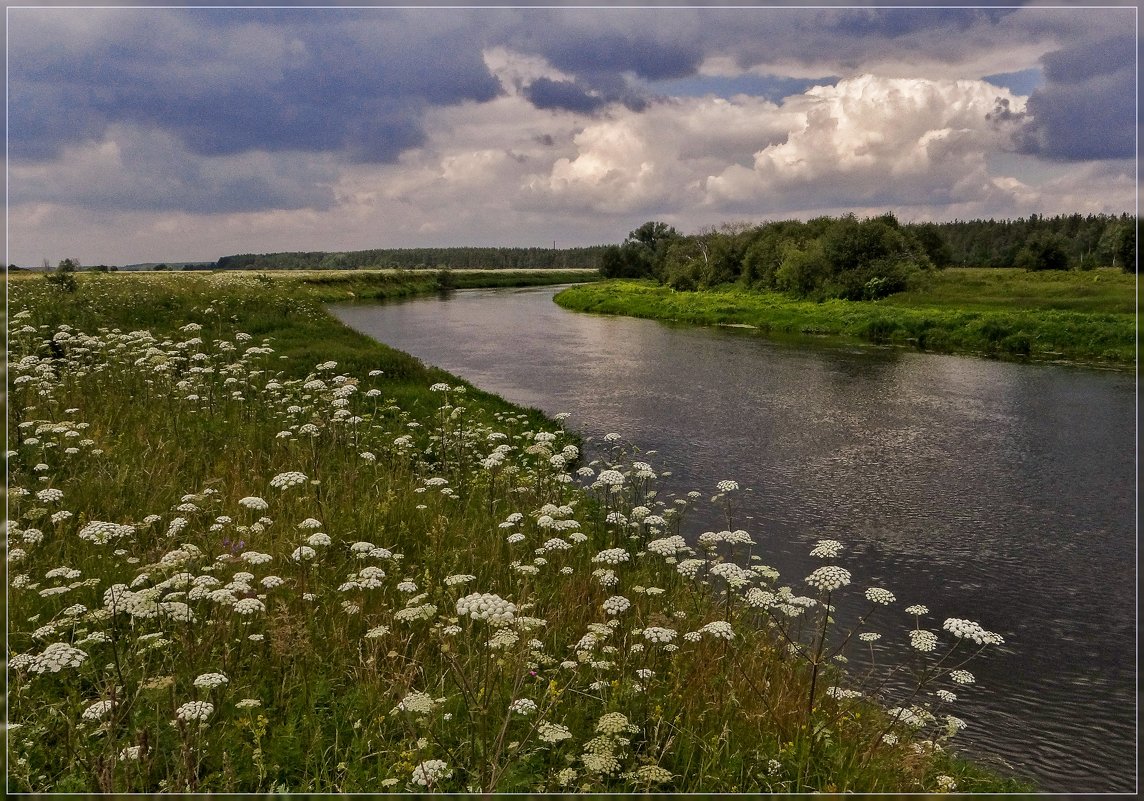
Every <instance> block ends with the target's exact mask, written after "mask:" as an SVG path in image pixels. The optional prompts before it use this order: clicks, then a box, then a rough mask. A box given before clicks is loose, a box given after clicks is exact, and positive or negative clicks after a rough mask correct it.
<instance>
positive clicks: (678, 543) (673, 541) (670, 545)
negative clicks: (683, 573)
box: [647, 534, 687, 556]
mask: <svg viewBox="0 0 1144 801" xmlns="http://www.w3.org/2000/svg"><path fill="white" fill-rule="evenodd" d="M647 549H648V551H649V552H651V553H654V554H656V555H657V556H675V555H676V554H677V553H678V552H680V551H684V550H687V542H686V541H685V540H684V539H683V537H681V536H679V535H678V534H675V535H673V536H671V537H663V538H661V539H658V540H652V541H651V542H649V543H648V544H647Z"/></svg>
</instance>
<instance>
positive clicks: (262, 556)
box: [238, 551, 274, 565]
mask: <svg viewBox="0 0 1144 801" xmlns="http://www.w3.org/2000/svg"><path fill="white" fill-rule="evenodd" d="M238 558H239V559H241V560H242V561H244V562H246V563H247V564H249V565H262V564H266V563H267V562H269V561H270V560H271V559H273V558H274V557H272V556H271V555H270V554H268V553H259V552H258V551H243V552H242V554H241V555H240V556H239V557H238Z"/></svg>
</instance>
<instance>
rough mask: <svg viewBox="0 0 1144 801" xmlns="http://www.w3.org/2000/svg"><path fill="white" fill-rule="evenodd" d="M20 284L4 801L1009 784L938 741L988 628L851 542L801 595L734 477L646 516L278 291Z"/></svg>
mask: <svg viewBox="0 0 1144 801" xmlns="http://www.w3.org/2000/svg"><path fill="white" fill-rule="evenodd" d="M9 290H10V293H11V294H10V309H11V312H12V317H11V319H10V320H9V336H10V396H9V404H8V414H9V421H8V422H9V443H8V447H9V451H8V486H9V493H8V502H9V518H10V520H9V521H8V523H7V540H8V596H9V629H8V653H7V660H8V665H7V666H8V675H9V682H10V684H9V687H10V693H9V710H8V713H9V726H8V735H9V736H8V748H9V754H8V756H9V787H10V788H11V789H12V790H18V791H24V792H96V791H98V792H128V791H132V792H147V793H150V792H157V791H171V792H176V791H179V792H181V791H200V792H206V791H210V792H266V791H300V792H367V791H383V790H387V789H394V790H433V791H482V792H492V791H519V792H544V791H597V792H609V791H646V790H658V791H668V790H670V791H704V792H734V791H752V792H756V791H757V792H786V791H809V790H818V791H896V792H897V791H901V792H914V791H919V792H920V791H930V790H953V789H959V790H968V791H974V790H977V791H991V790H1006V789H1014V788H1021V787H1023V786H1024V785H1021V784H1020V783H1018V782H1015V781H1013V780H1007V779H1001V778H998V777H996V776H992V775H989V774H987V773H985V772H984V771H981V770H980V769H978V768H976V767H974V766H973V765H971V764H969V763H966V762H963V761H960V760H958V759H956V758H955V756H954V750H953V747H952V746H953V744H954V743H955V742H956V739H955V735H956V734H957V732H958V730H959V729H960V728H961V727H962V726H963V725H964V723H963V722H962V721H961V720H959V719H958V718H957V717H956V716H954V715H952V714H951V712H952V711H955V710H956V700H957V699H956V696H957V695H958V694H960V693H962V692H964V691H966V690H969V689H971V687H969V683H971V682H972V675H971V674H969V673H968V672H967V671H966V670H965V667H964V663H965V661H966V660H968V659H970V658H972V657H973V656H975V655H976V654H977V653H978V652H979V651H980V650H981V649H982V648H986V647H988V646H989V645H991V644H993V643H996V642H998V641H1000V639H1001V636H1000V635H998V634H994V633H991V632H988V631H986V630H984V629H982V628H981V627H979V626H977V625H976V624H973V623H970V622H968V621H960V620H958V619H956V618H948V619H946V621H945V623H944V624H939V623H938V622H937V618H933V617H932V616H931V615H930V613H929V612H928V610H924V609H922V608H920V607H917V606H916V605H915V606H913V607H910V608H908V609H905V610H903V609H900V608H899V607H900V606H901V603H900V602H899V601H898V600H897V599H896V598H894V597H893V593H892V592H891V591H889V590H888V589H884V588H870V587H866V586H864V585H862V584H861V583H860V580H859V579H858V578H856V577H853V576H851V575H850V573H849V572H848V571H847V570H846V569H845V568H844V567H842V563H843V561H844V556H843V553H844V550H845V548H844V544H843V543H839V542H834V541H821V542H817V543H812V542H810V541H808V547H809V546H813V548H814V550H813V551H812V553H813V554H815V555H816V556H820V557H821V558H823V560H824V562H825V564H824V567H823V568H821V569H820V570H816V571H815V572H814V573H812V574H811V575H810V576H808V577H806V578H805V579H797V580H795V581H793V582H790V583H784V582H783V581H782V580H781V578H780V577H779V575H778V574H777V572H776V571H775V570H773V569H772V568H770V567H769V566H767V565H765V564H764V561H765V554H759V553H757V552H756V550H757V549H756V548H755V546H754V544H753V541H752V538H751V536H750V534H749V533H748V532H746V531H743V530H741V529H738V528H737V527H736V526H737V524H738V521H737V520H736V518H735V512H734V510H735V503H734V499H735V496H736V494H737V493H738V492H740V490H739V487H738V485H737V484H736V483H735V482H734V481H730V480H724V481H721V482H719V483H718V485H717V486H714V487H709V488H706V489H705V491H703V492H700V491H699V490H695V491H693V492H691V493H689V494H687V495H685V496H681V497H669V496H660V495H659V494H657V492H656V490H655V481H656V475H655V472H656V471H655V468H654V467H653V466H652V465H651V464H648V463H646V462H644V461H642V460H641V459H640V453H639V452H638V449H637V448H636V447H635V446H634V445H632V444H631V443H627V442H625V441H624V440H623V438H622V437H619V436H618V435H609V436H608V437H607V438H606V443H605V446H606V447H605V448H604V449H602V451H601V453H602V454H604V455H603V456H601V458H600V459H598V460H594V461H592V462H589V463H587V464H585V463H584V462H585V459H584V457H583V456H582V455H581V452H580V449H579V447H578V445H577V442H578V440H576V438H575V437H574V435H573V434H571V433H569V432H566V431H564V430H563V429H562V428H561V426H560V424H559V422H558V421H552V420H546V419H544V418H542V417H541V416H540V415H539V414H538V413H536V412H534V411H529V410H521V409H517V408H513V407H511V406H509V405H507V404H505V403H504V402H503V401H501V400H499V399H498V398H495V397H493V396H489V395H486V394H483V393H481V392H479V391H477V390H475V389H474V388H472V387H469V386H467V385H466V384H464V382H461V381H459V380H457V379H455V378H453V377H451V376H448V375H446V374H444V373H441V372H439V371H435V370H430V369H427V368H425V367H424V366H422V365H421V364H420V363H418V362H416V361H415V360H413V359H411V358H410V357H408V356H405V355H403V354H400V353H397V352H395V351H392V350H391V349H388V348H386V347H384V346H382V345H379V344H377V343H373V342H370V341H368V340H364V339H362V338H360V337H358V336H357V335H356V334H354V333H353V332H351V331H349V330H347V329H345V328H343V327H341V326H340V325H339V324H337V323H336V322H335V321H334V320H333V319H332V318H330V317H329V316H328V315H326V314H325V312H324V311H322V309H321V307H320V306H319V305H318V304H317V303H316V302H315V301H314V300H313V299H312V298H307V297H306V296H305V294H304V293H303V292H301V291H300V290H297V289H296V288H294V289H286V288H284V287H282V286H280V285H278V284H277V282H272V283H271V284H267V283H266V282H264V281H259V280H258V279H256V278H253V277H249V276H247V277H235V276H224V275H220V276H187V275H174V276H165V277H163V278H156V277H153V276H148V277H146V278H142V277H140V278H134V277H132V278H129V279H127V280H124V277H123V276H116V277H89V276H83V277H82V280H81V281H80V282H79V284H78V287H77V289H76V291H74V292H68V291H66V290H65V289H62V288H60V287H57V286H53V285H50V284H49V283H48V282H46V281H42V280H39V281H37V280H24V281H17V282H12V284H11V285H10V287H9ZM707 503H713V504H715V505H716V506H718V507H719V508H720V509H722V510H723V511H724V513H725V516H726V517H725V520H726V525H727V529H726V530H723V531H718V532H697V531H694V530H692V528H691V527H690V526H689V522H688V521H689V519H690V514H691V512H692V511H693V510H694V509H695V507H696V506H698V505H702V504H707ZM850 592H854V593H857V594H858V596H859V597H864V599H865V601H864V603H865V608H864V611H863V612H862V613H861V614H860V615H859V616H858V617H856V618H849V617H847V616H845V615H842V614H841V613H839V612H838V611H837V609H835V607H834V605H835V604H836V603H837V602H838V599H839V598H840V597H841V596H842V594H844V593H850ZM873 635H880V639H879V638H878V637H875V636H873ZM856 651H861V652H862V653H868V654H869V656H870V657H872V662H871V663H870V664H871V665H872V667H871V668H869V669H868V670H865V671H864V672H863V673H862V674H858V673H857V672H845V671H844V670H843V668H842V665H843V662H842V660H843V659H845V658H846V657H847V655H848V654H853V653H855V652H856ZM892 655H898V656H902V657H903V659H902V660H900V661H898V660H895V661H893V662H887V663H886V666H885V668H881V667H879V666H880V665H881V664H882V662H883V660H887V659H889V658H890V657H891V656H892ZM903 677H909V680H908V681H904V680H903Z"/></svg>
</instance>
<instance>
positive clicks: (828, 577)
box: [806, 565, 850, 592]
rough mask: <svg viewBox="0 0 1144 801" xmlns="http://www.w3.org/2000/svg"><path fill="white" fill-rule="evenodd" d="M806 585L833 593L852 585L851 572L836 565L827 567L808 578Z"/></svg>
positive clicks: (819, 569)
mask: <svg viewBox="0 0 1144 801" xmlns="http://www.w3.org/2000/svg"><path fill="white" fill-rule="evenodd" d="M806 583H807V584H809V585H810V586H812V587H816V588H818V589H819V590H822V591H824V592H832V591H833V590H837V589H838V588H839V587H845V586H846V585H847V584H849V583H850V571H849V570H846V569H845V568H842V567H838V566H836V565H826V566H825V567H820V568H818V569H817V570H815V571H814V572H813V573H811V574H810V575H809V576H807V577H806Z"/></svg>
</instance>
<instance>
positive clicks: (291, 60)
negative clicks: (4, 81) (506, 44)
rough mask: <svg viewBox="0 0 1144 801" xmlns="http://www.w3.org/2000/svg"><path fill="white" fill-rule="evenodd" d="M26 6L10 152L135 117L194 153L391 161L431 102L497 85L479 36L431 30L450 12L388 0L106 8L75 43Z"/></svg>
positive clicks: (13, 82)
mask: <svg viewBox="0 0 1144 801" xmlns="http://www.w3.org/2000/svg"><path fill="white" fill-rule="evenodd" d="M33 11H36V12H39V16H38V17H37V18H35V19H30V20H28V26H27V28H28V34H27V36H26V37H25V36H21V34H22V33H23V32H24V23H25V13H24V12H21V13H14V14H13V16H12V19H11V21H10V28H11V35H12V37H13V41H15V42H18V43H21V44H20V45H19V46H17V47H14V48H13V50H14V51H15V52H14V53H13V58H12V60H11V66H12V68H11V72H10V88H11V90H12V99H11V101H10V104H9V131H10V142H11V145H12V148H11V154H12V156H13V157H14V158H15V159H17V160H20V159H43V158H47V157H51V156H53V155H56V154H58V152H59V149H60V148H61V147H62V146H64V145H67V144H70V143H75V142H79V141H83V140H86V139H91V138H93V137H97V136H98V135H100V134H101V133H102V131H103V129H104V128H105V127H106V125H108V124H110V123H112V122H117V121H130V122H134V123H137V124H141V125H145V126H157V127H160V128H163V129H165V130H169V131H172V132H174V133H176V134H177V135H178V136H179V138H180V139H181V140H182V141H183V142H184V143H185V144H186V146H187V147H188V148H189V149H190V150H191V151H192V152H194V153H197V154H200V155H209V156H214V155H227V154H232V153H241V152H245V151H248V150H256V149H261V150H270V151H278V150H303V151H311V152H317V151H326V150H332V151H341V152H344V153H345V154H347V155H348V156H349V157H350V158H354V159H361V160H368V161H380V162H391V161H393V160H395V159H396V157H397V156H398V155H399V154H400V153H401V152H402V151H403V150H405V149H407V148H409V147H412V146H416V145H418V144H420V143H421V142H422V141H423V140H424V134H423V132H422V131H421V128H420V125H419V117H420V114H421V113H422V112H423V110H424V109H425V108H427V107H430V106H437V105H450V104H455V103H460V102H464V101H477V102H481V101H487V100H490V99H492V98H493V97H495V96H496V95H497V93H498V92H499V91H500V85H499V83H498V82H497V81H496V79H495V78H494V77H493V76H492V75H490V74H489V72H488V70H487V69H486V68H485V66H484V63H483V61H482V59H481V52H480V48H479V47H474V46H472V43H469V42H464V37H463V36H459V35H457V34H456V33H453V35H450V32H451V31H450V26H448V25H445V26H437V27H439V28H441V29H442V30H444V31H445V33H437V32H435V31H434V26H433V23H434V22H441V21H442V20H443V19H444V14H445V12H436V13H434V14H429V15H428V16H421V15H419V17H418V20H417V24H411V23H410V21H409V20H408V19H407V18H406V16H405V15H403V14H400V13H398V12H392V11H388V10H386V11H380V10H379V11H373V12H338V13H337V14H326V15H322V14H318V15H316V16H315V15H314V14H310V15H308V16H304V17H303V16H299V15H300V13H301V12H291V11H288V10H286V11H279V12H278V13H277V14H275V15H273V17H267V16H264V15H263V16H260V15H255V14H253V13H252V12H250V11H245V12H235V13H229V12H227V11H221V10H214V11H212V12H206V11H204V10H198V11H192V12H177V11H161V12H156V11H150V12H148V11H140V10H137V9H123V10H119V12H120V13H118V14H113V15H109V16H108V15H105V16H103V17H101V21H102V23H103V27H102V28H101V29H99V30H96V31H93V32H90V35H89V36H88V37H87V41H86V42H84V43H85V44H87V46H86V47H81V48H76V47H73V46H69V44H71V43H70V42H69V41H68V36H67V32H66V31H65V32H62V33H60V35H59V39H60V41H57V42H51V41H43V38H42V37H43V35H44V34H50V33H51V32H52V27H53V26H52V23H53V20H52V19H51V18H50V16H49V10H46V9H37V10H32V11H29V12H26V13H28V14H31V13H33ZM52 11H55V14H56V16H57V17H58V15H59V14H60V13H61V12H59V11H58V10H52ZM71 13H76V12H75V11H74V10H73V11H72V12H71ZM430 17H436V18H437V19H430ZM55 21H58V20H55ZM124 32H130V35H124ZM33 42H34V45H33ZM459 44H463V45H465V46H458V45H459ZM73 116H74V118H75V121H76V124H68V122H67V120H68V119H69V118H72V117H73Z"/></svg>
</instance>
